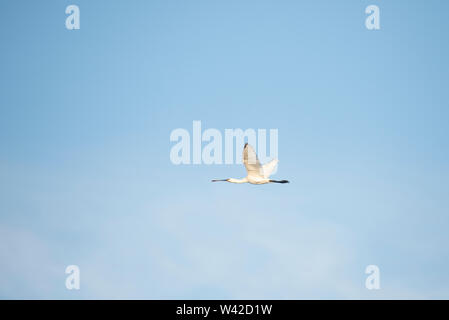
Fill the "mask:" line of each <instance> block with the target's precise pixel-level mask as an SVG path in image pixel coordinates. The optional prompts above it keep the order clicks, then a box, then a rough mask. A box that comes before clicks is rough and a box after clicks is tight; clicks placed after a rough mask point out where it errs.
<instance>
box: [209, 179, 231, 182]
mask: <svg viewBox="0 0 449 320" xmlns="http://www.w3.org/2000/svg"><path fill="white" fill-rule="evenodd" d="M217 181H228V179H214V180H212V182H217Z"/></svg>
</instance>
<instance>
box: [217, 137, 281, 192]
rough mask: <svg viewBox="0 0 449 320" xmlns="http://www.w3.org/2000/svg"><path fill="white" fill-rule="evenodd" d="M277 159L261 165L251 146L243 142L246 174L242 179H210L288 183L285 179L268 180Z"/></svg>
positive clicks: (255, 182) (237, 181)
mask: <svg viewBox="0 0 449 320" xmlns="http://www.w3.org/2000/svg"><path fill="white" fill-rule="evenodd" d="M278 162H279V160H277V159H273V160H271V161H270V162H268V163H266V164H264V165H261V164H260V162H259V159H258V158H257V154H256V152H255V151H254V149H253V147H251V146H250V145H249V144H245V147H244V148H243V164H244V165H245V168H246V171H247V173H248V175H247V176H246V177H245V178H243V179H234V178H229V179H221V180H212V181H214V182H215V181H227V182H232V183H246V182H249V183H252V184H265V183H270V182H276V183H288V181H287V180H280V181H279V180H270V179H269V177H270V175H271V174H272V173H273V170H274V169H275V168H276V165H277V164H278Z"/></svg>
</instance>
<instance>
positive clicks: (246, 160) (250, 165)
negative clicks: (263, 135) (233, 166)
mask: <svg viewBox="0 0 449 320" xmlns="http://www.w3.org/2000/svg"><path fill="white" fill-rule="evenodd" d="M243 164H244V165H245V168H246V171H248V175H249V176H254V177H263V171H262V166H261V165H260V162H259V159H257V155H256V152H255V151H254V149H253V147H251V146H250V145H249V144H248V143H245V147H244V148H243Z"/></svg>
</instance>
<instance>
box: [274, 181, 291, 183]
mask: <svg viewBox="0 0 449 320" xmlns="http://www.w3.org/2000/svg"><path fill="white" fill-rule="evenodd" d="M270 182H274V183H290V181H288V180H270Z"/></svg>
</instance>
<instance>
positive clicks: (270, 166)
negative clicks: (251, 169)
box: [262, 159, 279, 178]
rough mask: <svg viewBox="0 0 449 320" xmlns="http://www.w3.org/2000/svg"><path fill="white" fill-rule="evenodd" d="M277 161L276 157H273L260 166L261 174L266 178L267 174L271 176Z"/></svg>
mask: <svg viewBox="0 0 449 320" xmlns="http://www.w3.org/2000/svg"><path fill="white" fill-rule="evenodd" d="M278 162H279V160H278V159H273V160H271V161H270V162H267V163H265V164H264V165H263V166H262V171H263V176H264V177H265V178H268V177H269V176H271V173H272V172H273V170H274V168H276V165H277V164H278Z"/></svg>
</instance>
